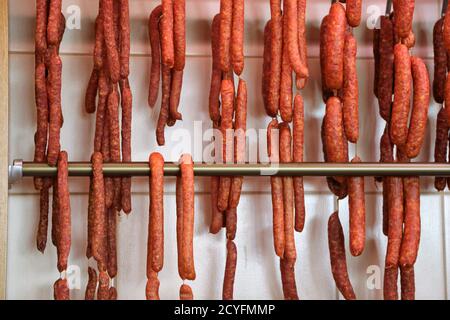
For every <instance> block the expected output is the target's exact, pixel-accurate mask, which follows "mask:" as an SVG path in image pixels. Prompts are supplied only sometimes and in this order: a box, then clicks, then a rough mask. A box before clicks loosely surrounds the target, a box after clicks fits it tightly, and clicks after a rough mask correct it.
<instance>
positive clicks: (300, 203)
mask: <svg viewBox="0 0 450 320" xmlns="http://www.w3.org/2000/svg"><path fill="white" fill-rule="evenodd" d="M282 7H283V11H282ZM270 12H271V19H270V21H268V22H267V24H266V26H265V29H264V57H263V79H262V95H263V101H264V107H265V111H266V113H267V115H268V116H269V117H271V118H273V120H272V121H271V122H270V123H269V125H268V128H267V140H268V141H267V146H268V155H269V159H270V161H271V163H273V164H274V165H276V164H277V163H279V162H280V160H281V162H282V163H289V162H303V140H304V138H303V131H304V129H303V128H304V110H303V108H304V106H303V98H302V96H301V95H300V94H298V93H297V94H296V95H295V98H294V94H293V90H292V88H293V77H292V73H293V72H294V73H295V74H296V81H295V86H296V88H297V89H299V90H300V89H303V88H304V87H305V85H306V82H307V78H308V75H309V71H308V64H307V52H306V21H305V14H306V1H305V0H284V1H283V2H281V0H271V1H270ZM278 115H280V117H281V120H282V121H283V122H282V123H279V122H278V119H277V117H278ZM290 123H292V130H293V134H292V132H291V127H290ZM277 133H278V135H277ZM278 146H279V148H278ZM271 187H272V206H273V236H274V247H275V253H276V255H277V256H278V257H280V271H281V280H282V283H283V293H284V297H285V299H298V294H297V287H296V283H295V269H294V266H295V261H296V256H297V254H296V249H295V239H294V230H295V231H298V232H301V231H302V230H303V228H304V224H305V204H304V188H303V178H302V177H295V178H292V177H283V178H280V177H272V178H271ZM294 208H295V210H294Z"/></svg>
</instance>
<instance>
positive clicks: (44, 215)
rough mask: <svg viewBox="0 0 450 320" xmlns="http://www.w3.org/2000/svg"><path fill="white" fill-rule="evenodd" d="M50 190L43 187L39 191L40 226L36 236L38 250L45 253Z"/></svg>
mask: <svg viewBox="0 0 450 320" xmlns="http://www.w3.org/2000/svg"><path fill="white" fill-rule="evenodd" d="M48 189H49V188H47V187H43V188H42V189H41V190H40V191H39V225H38V230H37V236H36V246H37V249H38V250H39V251H40V252H42V253H44V251H45V247H46V246H47V232H48V206H49V191H48Z"/></svg>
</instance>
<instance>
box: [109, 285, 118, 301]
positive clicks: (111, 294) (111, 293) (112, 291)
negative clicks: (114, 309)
mask: <svg viewBox="0 0 450 320" xmlns="http://www.w3.org/2000/svg"><path fill="white" fill-rule="evenodd" d="M108 294H109V298H108V299H109V300H112V301H116V300H117V289H116V288H115V287H110V288H109V291H108Z"/></svg>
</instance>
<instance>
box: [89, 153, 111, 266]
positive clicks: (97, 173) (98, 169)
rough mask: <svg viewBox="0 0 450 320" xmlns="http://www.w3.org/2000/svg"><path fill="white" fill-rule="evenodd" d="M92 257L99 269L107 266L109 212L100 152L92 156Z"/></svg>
mask: <svg viewBox="0 0 450 320" xmlns="http://www.w3.org/2000/svg"><path fill="white" fill-rule="evenodd" d="M92 195H93V196H92V198H93V201H92V216H93V218H92V220H93V227H92V255H93V257H94V259H95V260H96V261H97V262H98V265H99V269H100V270H102V269H103V268H105V267H106V266H107V258H108V257H107V224H108V221H107V215H106V213H107V211H106V210H105V206H106V203H105V182H104V178H103V158H102V154H101V153H100V152H95V153H94V154H93V155H92Z"/></svg>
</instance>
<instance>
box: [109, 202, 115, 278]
mask: <svg viewBox="0 0 450 320" xmlns="http://www.w3.org/2000/svg"><path fill="white" fill-rule="evenodd" d="M107 219H108V221H107V238H108V265H107V270H108V275H109V277H110V278H111V279H113V278H115V277H116V276H117V211H116V209H114V208H109V209H108V211H107Z"/></svg>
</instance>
